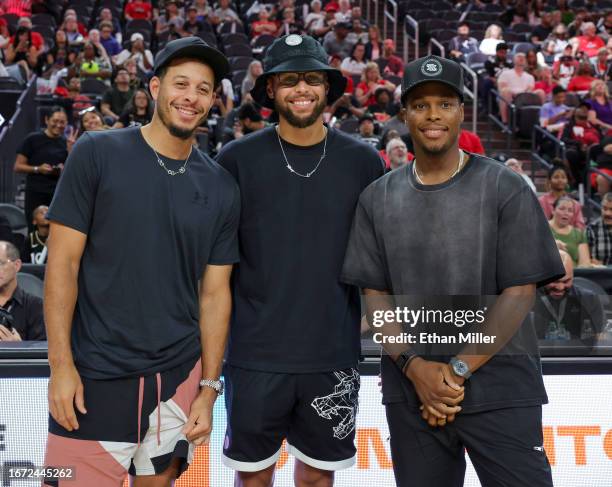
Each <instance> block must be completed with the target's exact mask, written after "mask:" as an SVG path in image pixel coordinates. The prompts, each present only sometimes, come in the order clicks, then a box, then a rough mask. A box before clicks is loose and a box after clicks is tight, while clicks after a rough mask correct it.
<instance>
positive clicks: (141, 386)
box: [137, 372, 162, 446]
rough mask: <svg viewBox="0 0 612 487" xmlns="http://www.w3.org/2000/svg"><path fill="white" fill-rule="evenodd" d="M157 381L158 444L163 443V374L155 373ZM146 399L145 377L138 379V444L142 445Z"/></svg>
mask: <svg viewBox="0 0 612 487" xmlns="http://www.w3.org/2000/svg"><path fill="white" fill-rule="evenodd" d="M155 381H156V383H157V446H160V445H161V408H160V404H161V386H162V384H161V374H160V373H159V372H158V373H157V374H155ZM143 400H144V377H141V378H140V380H139V381H138V445H137V446H140V425H141V423H142V403H143Z"/></svg>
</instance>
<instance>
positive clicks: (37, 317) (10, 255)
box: [0, 241, 47, 342]
mask: <svg viewBox="0 0 612 487" xmlns="http://www.w3.org/2000/svg"><path fill="white" fill-rule="evenodd" d="M20 269H21V259H20V258H19V250H17V247H15V245H13V244H12V243H11V242H6V241H0V342H20V341H22V340H46V339H47V338H46V335H45V322H44V320H43V303H42V299H40V298H39V297H38V296H34V295H33V294H30V293H27V292H26V291H24V290H23V289H21V288H20V287H19V285H18V284H17V273H18V272H19V271H20Z"/></svg>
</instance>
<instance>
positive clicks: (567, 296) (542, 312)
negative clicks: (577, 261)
mask: <svg viewBox="0 0 612 487" xmlns="http://www.w3.org/2000/svg"><path fill="white" fill-rule="evenodd" d="M559 253H560V254H561V260H562V261H563V266H564V267H565V275H564V276H563V277H561V278H560V279H557V280H556V281H554V282H551V283H548V284H547V285H546V286H544V287H543V288H541V289H539V290H538V299H537V300H536V304H535V307H534V321H535V328H536V333H537V335H538V338H540V339H545V340H581V339H582V340H593V339H594V338H596V335H597V334H598V333H599V332H600V331H601V330H603V328H604V324H605V322H604V309H603V306H602V303H601V298H600V297H599V296H598V295H596V294H594V293H593V292H592V291H589V290H588V289H585V288H582V287H580V286H578V285H576V284H574V263H573V261H572V258H571V256H570V255H569V254H568V253H567V252H564V251H563V250H561V251H559Z"/></svg>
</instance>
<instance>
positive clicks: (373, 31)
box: [365, 25, 383, 61]
mask: <svg viewBox="0 0 612 487" xmlns="http://www.w3.org/2000/svg"><path fill="white" fill-rule="evenodd" d="M368 39H369V40H368V43H367V44H366V55H365V57H366V59H369V60H370V61H376V60H377V59H378V58H379V57H380V56H381V54H382V53H383V43H382V41H381V40H380V29H379V28H378V26H377V25H371V26H370V27H368Z"/></svg>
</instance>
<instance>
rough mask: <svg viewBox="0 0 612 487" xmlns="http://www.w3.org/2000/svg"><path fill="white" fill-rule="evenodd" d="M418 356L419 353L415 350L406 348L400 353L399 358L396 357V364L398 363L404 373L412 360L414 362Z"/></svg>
mask: <svg viewBox="0 0 612 487" xmlns="http://www.w3.org/2000/svg"><path fill="white" fill-rule="evenodd" d="M417 357H418V354H417V353H416V352H415V351H414V350H412V349H410V350H405V351H403V352H402V353H400V354H399V356H398V357H397V359H395V365H397V368H398V369H400V370H401V371H402V373H404V371H405V370H406V368H407V367H408V365H410V362H412V361H413V360H414V359H415V358H417Z"/></svg>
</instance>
